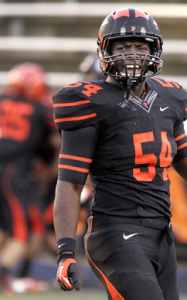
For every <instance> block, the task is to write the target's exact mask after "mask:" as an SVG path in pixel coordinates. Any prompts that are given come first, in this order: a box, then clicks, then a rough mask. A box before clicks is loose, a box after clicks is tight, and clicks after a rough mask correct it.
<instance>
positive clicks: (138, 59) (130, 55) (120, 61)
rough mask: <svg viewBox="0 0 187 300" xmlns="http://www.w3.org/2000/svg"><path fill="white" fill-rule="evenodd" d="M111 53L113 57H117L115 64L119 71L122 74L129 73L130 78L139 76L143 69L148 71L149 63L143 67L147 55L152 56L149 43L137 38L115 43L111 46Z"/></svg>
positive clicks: (120, 40)
mask: <svg viewBox="0 0 187 300" xmlns="http://www.w3.org/2000/svg"><path fill="white" fill-rule="evenodd" d="M111 52H112V55H116V58H115V63H116V65H117V67H118V70H119V71H120V72H122V73H126V72H127V75H128V76H130V75H135V76H139V75H140V74H141V72H142V67H143V68H145V69H146V67H147V64H148V62H147V63H145V64H144V66H143V61H144V57H145V54H151V50H150V45H149V43H148V42H146V41H142V40H140V39H135V38H131V39H124V40H123V39H119V40H116V41H114V42H113V43H112V46H111ZM134 54H136V56H134ZM123 55H124V56H123ZM134 72H135V73H134Z"/></svg>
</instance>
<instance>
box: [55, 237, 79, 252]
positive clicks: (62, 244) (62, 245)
mask: <svg viewBox="0 0 187 300" xmlns="http://www.w3.org/2000/svg"><path fill="white" fill-rule="evenodd" d="M75 244H76V241H75V239H72V238H62V239H59V240H58V241H57V255H59V254H61V253H62V252H65V251H71V252H73V254H75Z"/></svg>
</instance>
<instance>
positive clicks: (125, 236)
mask: <svg viewBox="0 0 187 300" xmlns="http://www.w3.org/2000/svg"><path fill="white" fill-rule="evenodd" d="M137 234H138V233H137V232H136V233H132V234H129V235H125V234H123V238H124V240H128V239H130V238H131V237H133V236H134V235H137Z"/></svg>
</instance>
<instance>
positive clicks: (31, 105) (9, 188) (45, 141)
mask: <svg viewBox="0 0 187 300" xmlns="http://www.w3.org/2000/svg"><path fill="white" fill-rule="evenodd" d="M8 79H9V85H8V86H7V87H5V88H4V90H3V91H2V92H1V95H0V137H1V138H0V203H1V212H0V279H1V284H2V285H3V284H4V281H5V279H6V277H7V276H5V275H6V274H7V273H8V271H10V270H11V269H12V268H14V267H15V266H16V265H17V264H18V262H19V261H20V260H21V259H22V258H24V257H29V256H30V255H31V256H32V255H33V254H34V253H35V252H37V251H38V248H39V247H40V243H41V242H42V237H43V236H44V232H45V226H44V223H43V220H42V216H41V210H40V205H42V203H41V183H40V181H39V178H38V177H40V178H41V170H42V169H43V170H44V169H45V172H46V170H47V168H44V165H47V167H48V171H49V172H48V173H47V174H45V172H43V174H45V179H43V181H46V180H48V181H49V178H48V179H46V177H47V176H50V177H53V176H55V175H54V173H55V172H56V169H54V173H53V172H52V171H51V170H49V166H50V165H51V166H53V158H54V157H55V150H54V148H55V147H54V145H53V144H52V136H54V135H56V129H55V127H54V126H53V124H54V123H53V120H52V102H51V93H52V91H50V89H49V88H48V86H47V84H46V74H45V72H44V70H43V69H42V67H41V66H39V65H37V64H35V63H30V62H25V63H21V64H19V65H16V66H14V67H13V68H12V69H11V70H10V72H9V77H8ZM41 149H42V151H41ZM41 153H42V154H41ZM39 162H40V163H39ZM54 165H56V161H55V164H54ZM39 169H40V170H39ZM50 171H51V172H50ZM46 175H47V176H46ZM50 180H51V178H50ZM31 233H32V243H31V245H32V246H30V244H29V242H30V241H31Z"/></svg>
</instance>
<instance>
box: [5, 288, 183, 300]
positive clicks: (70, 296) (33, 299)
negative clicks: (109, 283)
mask: <svg viewBox="0 0 187 300" xmlns="http://www.w3.org/2000/svg"><path fill="white" fill-rule="evenodd" d="M0 299H1V300H18V299H20V300H49V299H50V300H62V299H63V300H88V299H89V300H107V297H106V295H105V293H104V292H103V293H102V292H101V293H99V292H95V291H93V290H91V291H87V292H80V291H79V292H75V291H73V292H61V291H57V292H47V293H33V294H32V293H30V294H19V295H15V296H14V295H13V296H12V295H0ZM184 300H187V299H184Z"/></svg>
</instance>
